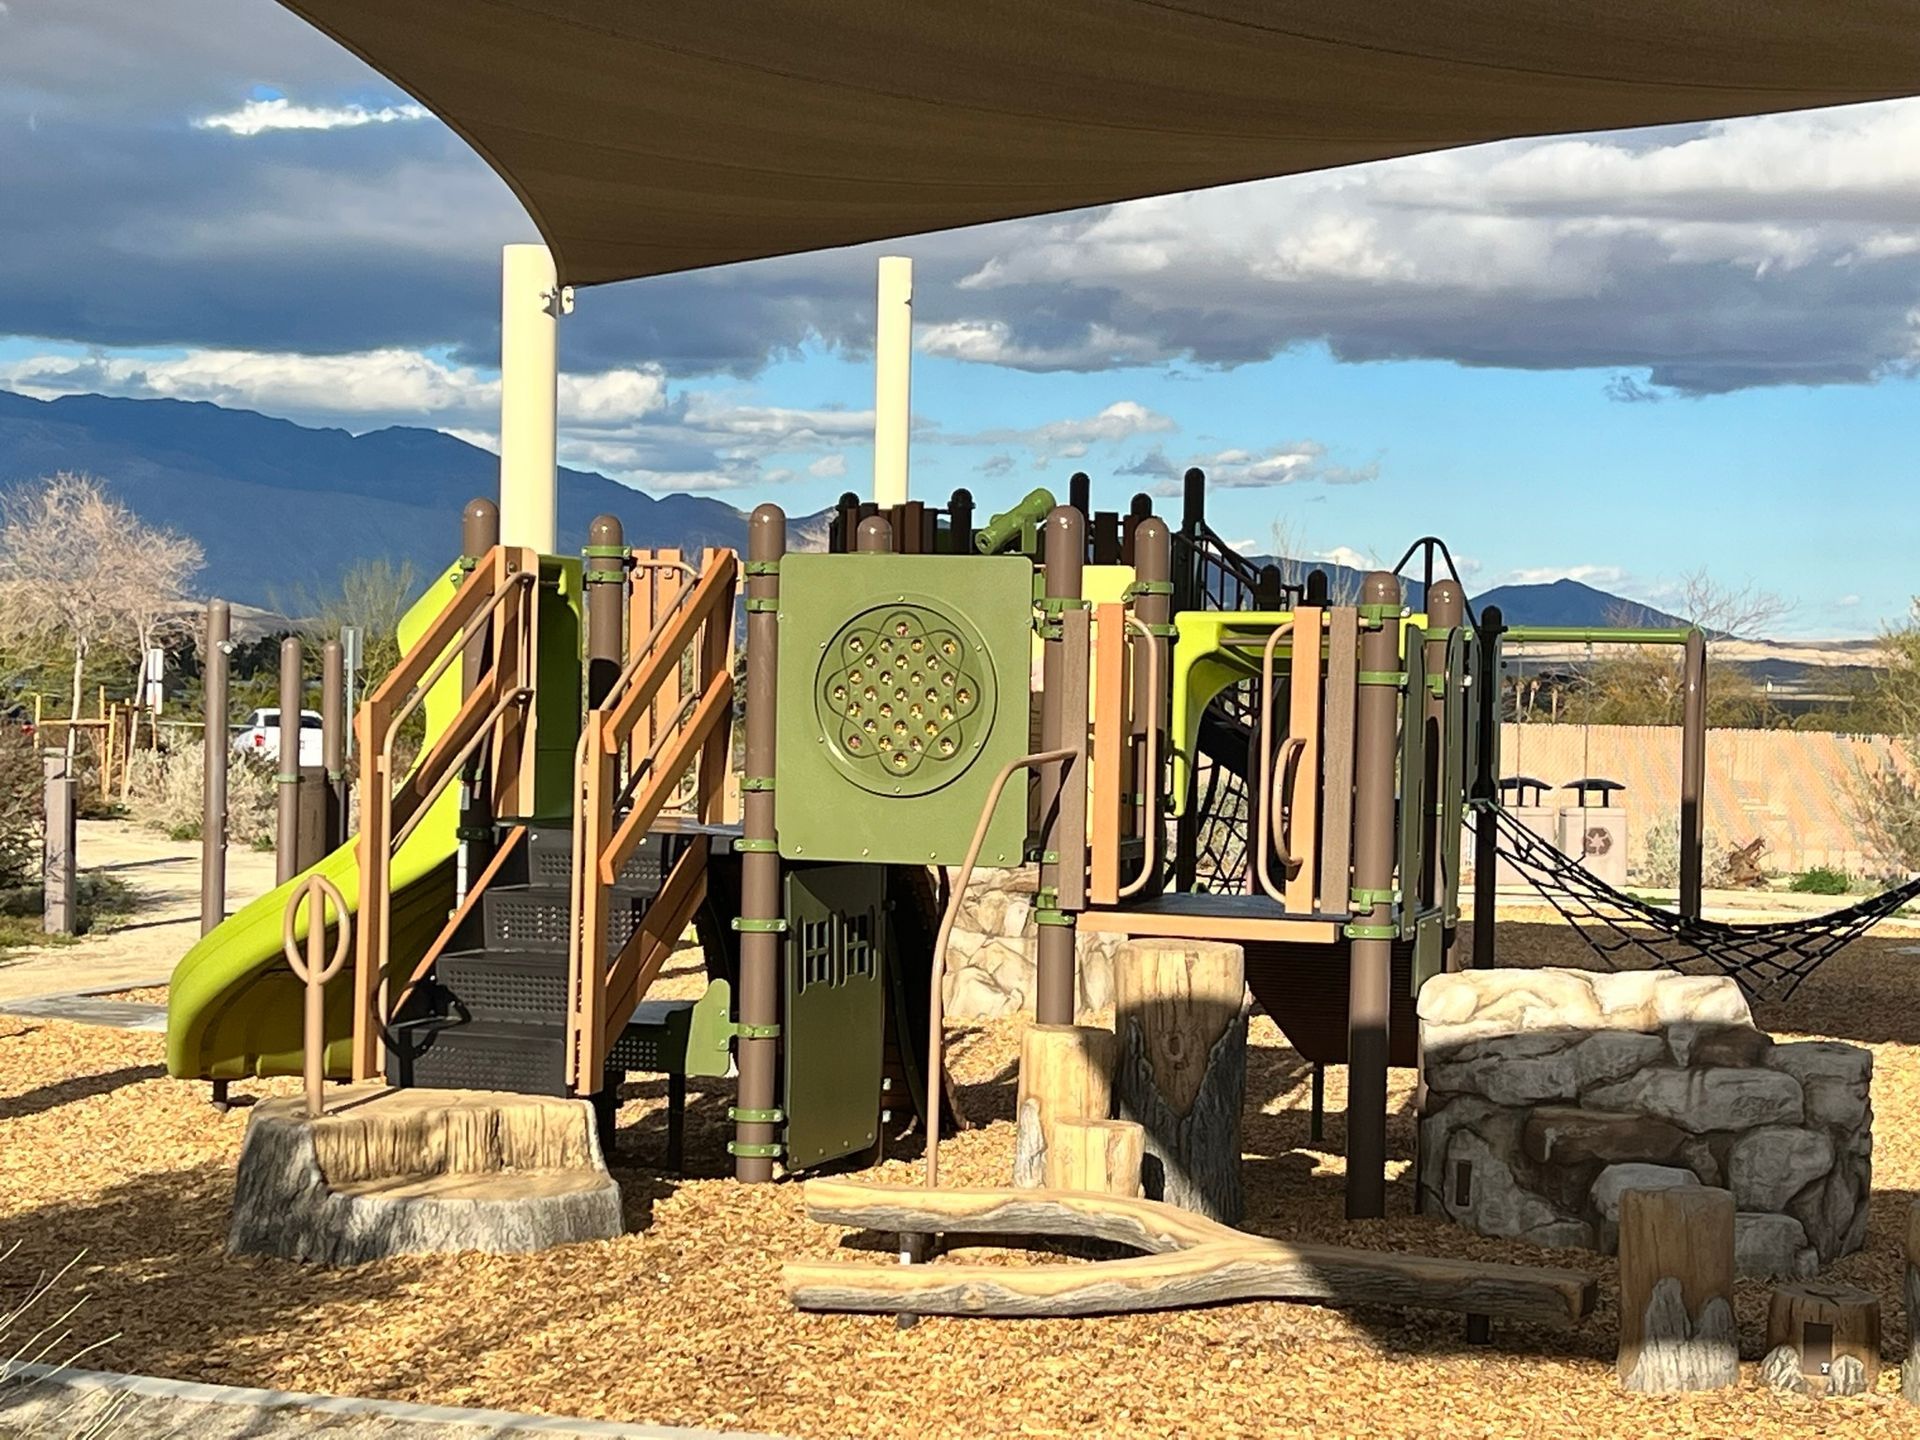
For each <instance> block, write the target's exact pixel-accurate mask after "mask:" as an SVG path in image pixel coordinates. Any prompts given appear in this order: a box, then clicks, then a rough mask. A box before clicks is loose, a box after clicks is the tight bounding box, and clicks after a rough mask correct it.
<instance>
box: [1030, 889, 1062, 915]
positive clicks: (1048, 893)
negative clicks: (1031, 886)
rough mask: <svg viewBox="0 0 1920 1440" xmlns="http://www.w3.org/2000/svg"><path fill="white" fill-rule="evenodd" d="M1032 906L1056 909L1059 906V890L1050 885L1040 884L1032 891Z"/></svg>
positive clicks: (1036, 908)
mask: <svg viewBox="0 0 1920 1440" xmlns="http://www.w3.org/2000/svg"><path fill="white" fill-rule="evenodd" d="M1033 908H1034V909H1035V910H1058V909H1059V908H1060V892H1059V891H1058V890H1056V889H1054V888H1053V887H1052V886H1051V885H1042V886H1041V887H1040V888H1039V889H1038V890H1036V891H1034V892H1033Z"/></svg>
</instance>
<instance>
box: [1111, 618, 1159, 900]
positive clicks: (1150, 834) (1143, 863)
mask: <svg viewBox="0 0 1920 1440" xmlns="http://www.w3.org/2000/svg"><path fill="white" fill-rule="evenodd" d="M1127 628H1128V629H1129V630H1133V631H1137V632H1138V633H1139V635H1140V638H1141V639H1143V640H1145V641H1146V642H1147V693H1148V694H1149V695H1151V696H1152V697H1153V711H1150V712H1149V713H1148V715H1147V764H1146V772H1145V773H1146V776H1147V786H1146V793H1145V794H1144V795H1143V796H1141V807H1142V814H1141V817H1140V840H1141V844H1142V845H1143V846H1144V847H1145V849H1144V851H1143V852H1142V854H1141V858H1140V873H1139V874H1138V875H1136V876H1134V877H1133V879H1131V880H1129V881H1128V882H1127V883H1126V884H1124V885H1122V886H1121V887H1120V890H1119V897H1120V898H1121V899H1122V900H1130V899H1132V898H1133V897H1134V896H1135V895H1138V894H1139V893H1140V892H1141V891H1142V890H1144V889H1146V888H1147V882H1148V881H1149V880H1151V879H1152V878H1153V876H1154V872H1155V870H1156V869H1157V867H1158V862H1159V853H1158V852H1159V845H1158V843H1157V842H1158V840H1159V838H1160V730H1161V727H1162V726H1164V725H1165V724H1166V718H1167V717H1166V716H1165V715H1162V714H1157V713H1153V712H1154V711H1159V710H1161V709H1162V708H1163V707H1165V705H1166V703H1167V697H1166V696H1165V695H1163V694H1162V693H1161V691H1160V646H1159V644H1158V643H1157V642H1156V640H1155V638H1154V634H1153V630H1152V629H1151V628H1150V627H1149V626H1148V625H1147V623H1146V621H1144V620H1142V619H1140V618H1139V617H1138V616H1136V615H1129V616H1127Z"/></svg>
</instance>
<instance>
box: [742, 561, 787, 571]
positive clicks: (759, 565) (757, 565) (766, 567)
mask: <svg viewBox="0 0 1920 1440" xmlns="http://www.w3.org/2000/svg"><path fill="white" fill-rule="evenodd" d="M743 568H744V569H745V570H746V572H747V574H749V575H778V574H779V573H780V562H779V561H778V560H749V561H747V562H746V565H745V566H744V567H743Z"/></svg>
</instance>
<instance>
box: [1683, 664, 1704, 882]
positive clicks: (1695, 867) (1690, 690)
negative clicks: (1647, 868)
mask: <svg viewBox="0 0 1920 1440" xmlns="http://www.w3.org/2000/svg"><path fill="white" fill-rule="evenodd" d="M1682 663H1683V667H1684V668H1683V671H1682V675H1681V683H1682V687H1683V692H1682V700H1683V702H1684V703H1683V705H1682V709H1681V713H1680V913H1681V914H1682V915H1684V916H1685V917H1686V918H1687V919H1689V920H1698V919H1699V918H1700V887H1701V863H1700V862H1701V851H1702V850H1703V849H1704V848H1705V846H1706V843H1707V833H1706V824H1707V821H1706V790H1707V637H1706V636H1705V635H1704V634H1702V633H1701V632H1700V630H1699V629H1698V628H1697V627H1696V628H1695V629H1693V630H1690V631H1688V632H1687V646H1686V652H1685V659H1684V660H1683V662H1682Z"/></svg>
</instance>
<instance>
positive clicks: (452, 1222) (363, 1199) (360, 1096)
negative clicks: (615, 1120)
mask: <svg viewBox="0 0 1920 1440" xmlns="http://www.w3.org/2000/svg"><path fill="white" fill-rule="evenodd" d="M620 1230H621V1220H620V1189H619V1187H618V1186H617V1185H616V1184H614V1182H613V1177H612V1176H610V1175H608V1174H607V1168H606V1162H605V1161H604V1160H603V1159H602V1157H601V1153H600V1141H599V1138H598V1136H597V1135H596V1133H595V1131H594V1125H593V1111H592V1108H591V1107H590V1106H589V1105H588V1104H587V1102H586V1101H584V1100H560V1099H553V1098H549V1097H546V1096H540V1095H509V1094H496V1093H493V1092H490V1091H458V1090H426V1089H415V1090H388V1089H387V1088H385V1087H384V1086H382V1085H378V1084H363V1085H350V1086H341V1087H338V1088H334V1089H329V1090H328V1091H327V1111H326V1113H325V1114H324V1115H322V1116H320V1118H319V1119H317V1120H309V1119H308V1118H307V1115H306V1110H305V1106H304V1102H303V1101H302V1100H299V1099H292V1098H289V1099H278V1100H264V1101H262V1102H261V1103H260V1104H258V1105H256V1106H255V1107H254V1108H253V1111H252V1113H251V1114H250V1115H249V1116H248V1119H247V1135H246V1140H245V1142H244V1143H243V1145H242V1146H241V1150H240V1169H239V1173H238V1175H237V1177H236V1179H235V1184H234V1196H233V1220H232V1224H231V1226H230V1228H229V1230H228V1237H227V1248H228V1249H229V1250H230V1251H232V1252H233V1253H234V1254H239V1255H277V1256H279V1257H281V1258H282V1259H287V1260H305V1261H313V1262H317V1263H319V1264H322V1265H358V1264H364V1263H365V1262H367V1261H369V1260H379V1259H383V1258H385V1257H386V1256H389V1255H405V1254H419V1253H424V1252H439V1251H455V1250H488V1251H530V1250H544V1249H546V1248H547V1247H549V1246H552V1245H566V1244H572V1243H574V1242H577V1241H581V1240H611V1239H613V1238H614V1237H615V1236H617V1235H619V1234H620Z"/></svg>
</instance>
